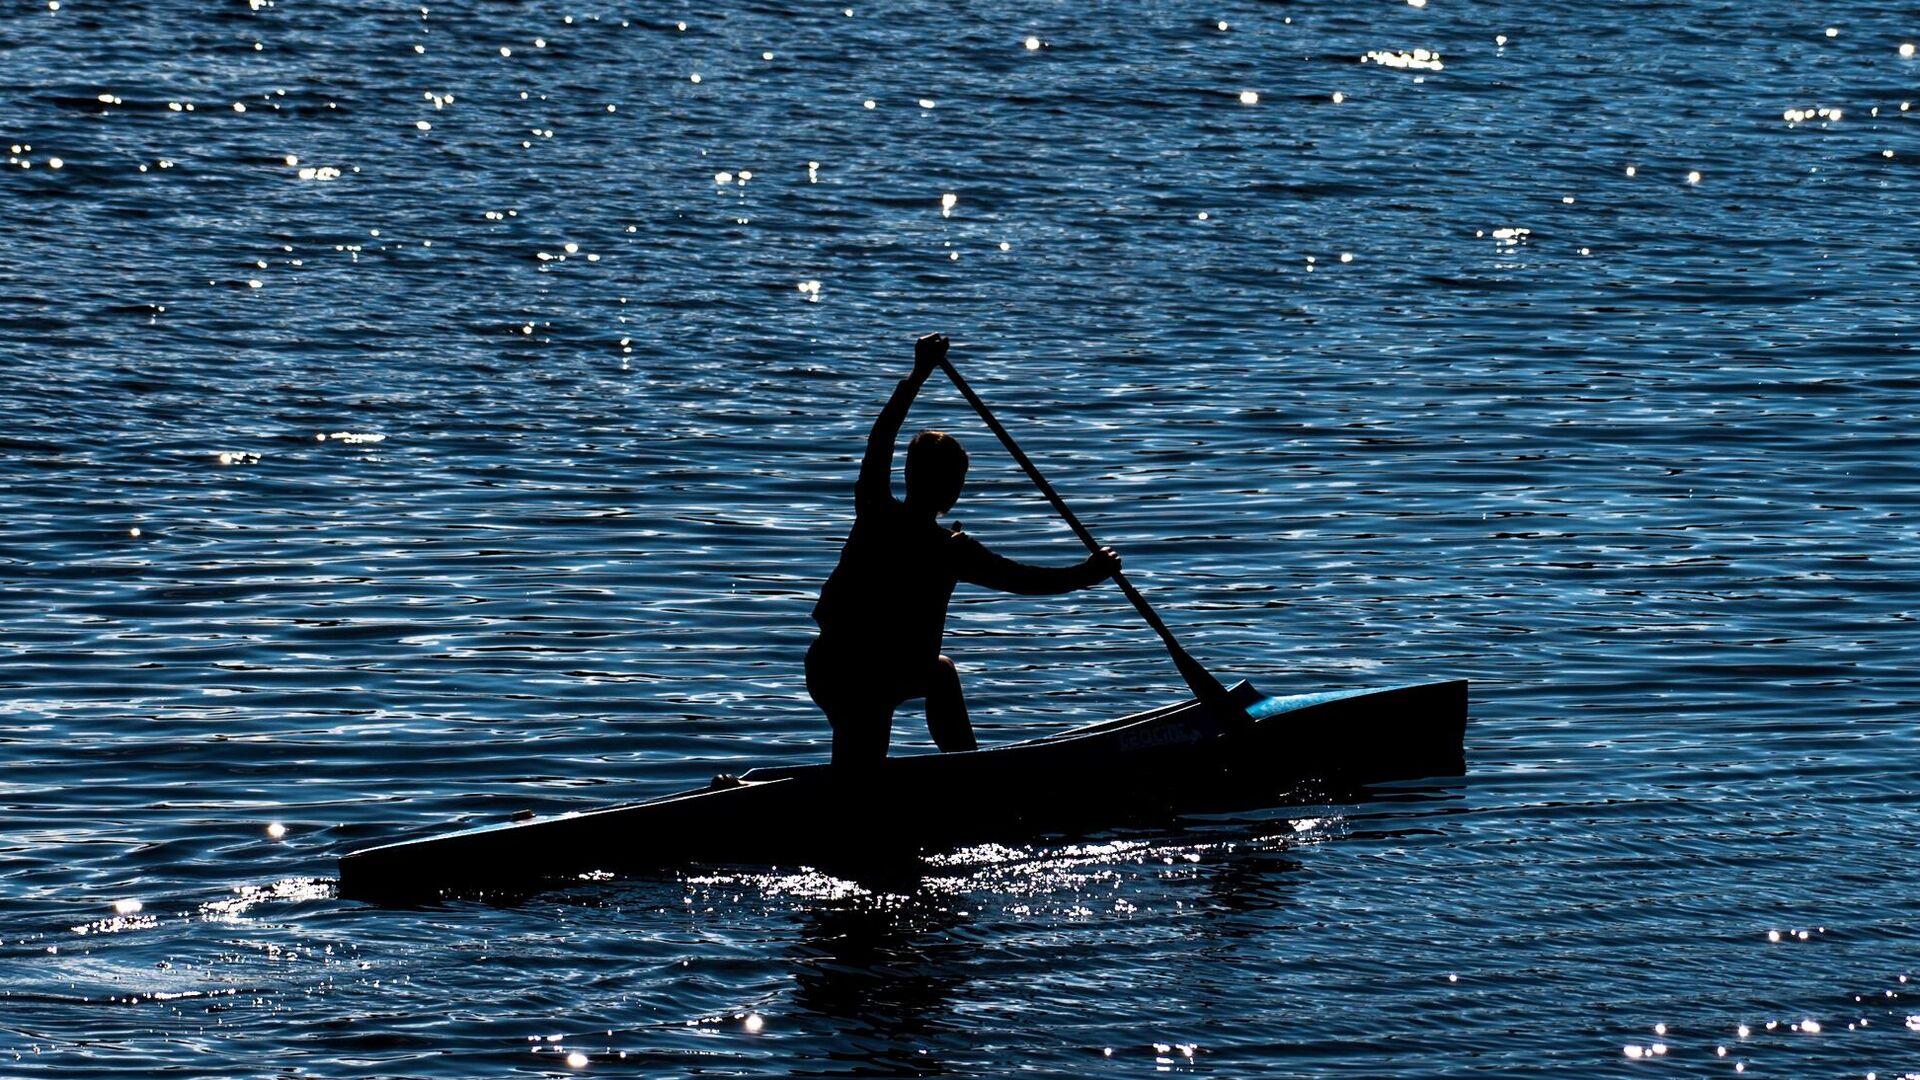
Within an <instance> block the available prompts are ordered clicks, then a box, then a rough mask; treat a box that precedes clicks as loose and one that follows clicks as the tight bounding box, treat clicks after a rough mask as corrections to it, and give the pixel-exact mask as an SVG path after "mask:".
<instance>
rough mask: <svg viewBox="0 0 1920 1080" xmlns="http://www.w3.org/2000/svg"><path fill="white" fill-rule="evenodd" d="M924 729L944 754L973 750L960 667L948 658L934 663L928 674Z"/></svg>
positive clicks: (975, 746)
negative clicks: (925, 726) (925, 727)
mask: <svg viewBox="0 0 1920 1080" xmlns="http://www.w3.org/2000/svg"><path fill="white" fill-rule="evenodd" d="M927 731H928V732H930V733H931V734H932V735H933V744H934V745H935V746H938V747H939V748H940V749H941V750H942V751H945V752H946V753H949V754H951V753H953V752H954V751H956V750H976V749H979V744H978V743H976V742H975V741H974V738H973V723H972V721H970V720H968V719H967V698H966V695H965V694H963V693H961V691H960V670H959V669H958V668H956V667H955V666H954V664H953V661H952V660H950V659H948V658H947V657H944V656H942V657H940V658H939V659H938V660H935V661H934V662H933V668H932V670H931V671H930V672H929V673H928V675H927Z"/></svg>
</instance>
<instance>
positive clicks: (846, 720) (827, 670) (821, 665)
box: [807, 640, 893, 769]
mask: <svg viewBox="0 0 1920 1080" xmlns="http://www.w3.org/2000/svg"><path fill="white" fill-rule="evenodd" d="M862 675H863V673H861V672H858V671H854V670H850V669H849V667H848V666H847V665H846V664H845V663H844V662H843V661H842V658H841V657H839V656H837V655H836V654H835V652H834V650H832V649H828V648H822V647H821V645H820V642H819V641H817V640H816V641H815V642H814V643H813V646H812V647H811V648H809V649H808V650H807V693H808V695H810V696H811V697H812V698H813V703H814V704H815V705H818V706H820V711H821V712H823V713H826V714H827V723H828V724H829V725H830V726H831V727H832V728H833V764H834V765H835V766H836V767H838V768H845V769H877V768H879V767H880V763H881V762H883V761H885V760H886V758H887V744H888V743H889V742H891V741H892V739H893V702H891V701H888V700H886V698H885V696H884V694H882V693H876V692H874V688H873V687H871V686H866V685H863V680H862Z"/></svg>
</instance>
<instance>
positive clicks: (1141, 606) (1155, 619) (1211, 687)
mask: <svg viewBox="0 0 1920 1080" xmlns="http://www.w3.org/2000/svg"><path fill="white" fill-rule="evenodd" d="M940 367H941V369H942V370H944V371H945V372H946V373H947V378H949V379H952V380H953V385H954V388H955V389H957V390H959V391H960V396H961V397H964V398H966V399H967V403H968V404H969V405H972V406H973V411H975V412H977V413H979V414H980V419H982V420H984V421H986V423H987V427H988V428H991V429H992V431H993V433H994V434H995V435H996V436H998V437H999V439H1000V442H1001V444H1002V445H1004V446H1005V447H1006V448H1007V452H1008V453H1010V454H1012V455H1013V460H1014V461H1016V462H1019V464H1020V468H1021V469H1022V470H1024V471H1025V472H1026V474H1027V476H1028V478H1029V479H1031V480H1032V481H1033V482H1034V485H1035V486H1036V487H1038V488H1039V489H1040V494H1042V495H1045V496H1046V497H1047V501H1048V502H1050V503H1052V504H1053V508H1054V510H1056V511H1058V512H1059V514H1060V517H1061V518H1062V519H1063V520H1064V521H1066V523H1067V527H1068V528H1070V529H1072V530H1073V534H1074V535H1075V536H1078V537H1079V538H1080V542H1081V543H1083V544H1085V545H1087V550H1088V551H1092V552H1095V553H1098V552H1099V551H1100V541H1098V540H1095V539H1094V538H1093V534H1092V533H1091V532H1088V531H1087V527H1086V526H1085V525H1082V524H1081V523H1080V518H1079V517H1078V516H1077V515H1076V514H1074V512H1073V510H1072V508H1070V507H1068V506H1067V504H1066V501H1065V500H1063V499H1061V498H1060V493H1059V492H1057V491H1055V490H1053V485H1052V484H1049V483H1047V478H1046V477H1044V476H1041V475H1040V470H1039V469H1038V468H1036V467H1035V466H1034V464H1033V461H1032V460H1031V459H1029V458H1028V457H1027V455H1026V452H1025V451H1023V450H1021V449H1020V444H1019V443H1017V442H1014V441H1013V436H1012V435H1009V434H1008V433H1007V429H1006V428H1004V427H1002V426H1001V425H1000V421H998V420H996V419H994V416H993V410H991V409H989V408H987V403H986V402H984V401H981V400H980V395H979V394H976V393H974V392H973V387H971V386H968V385H967V380H965V379H963V378H961V377H960V372H959V371H958V370H957V369H956V368H955V367H954V366H953V362H952V361H950V360H948V359H947V358H946V357H944V356H943V357H941V358H940ZM1113 581H1114V584H1116V585H1118V586H1120V591H1121V592H1123V593H1125V594H1126V596H1127V600H1128V601H1130V602H1131V603H1132V604H1133V607H1134V610H1136V611H1138V612H1139V613H1140V617H1141V618H1143V619H1145V620H1147V625H1148V626H1151V627H1153V632H1154V633H1156V634H1158V635H1160V641H1161V643H1162V644H1164V645H1165V646H1166V647H1167V653H1168V655H1170V656H1172V657H1173V666H1174V667H1176V668H1178V669H1179V670H1180V677H1181V678H1182V679H1184V680H1186V684H1187V686H1188V688H1190V689H1191V690H1192V691H1193V696H1194V697H1197V698H1199V699H1200V700H1201V701H1204V702H1206V703H1207V704H1208V705H1212V706H1215V707H1216V708H1218V709H1219V710H1220V712H1221V715H1223V716H1224V717H1226V718H1227V722H1228V723H1230V724H1235V723H1237V722H1240V721H1244V722H1246V723H1248V724H1251V721H1250V720H1248V719H1247V714H1246V711H1245V710H1244V709H1240V708H1238V707H1236V706H1234V705H1232V703H1230V702H1229V701H1228V700H1227V689H1226V687H1224V686H1222V685H1220V680H1219V679H1216V678H1214V677H1213V673H1212V672H1210V671H1208V670H1207V669H1206V668H1205V667H1202V666H1201V664H1200V661H1198V660H1195V659H1194V658H1193V657H1192V656H1191V655H1190V654H1189V653H1188V652H1187V650H1186V649H1184V648H1182V647H1181V646H1180V642H1179V641H1178V640H1177V639H1175V638H1174V636H1173V631H1172V630H1169V629H1167V624H1166V623H1164V622H1162V621H1161V619H1160V615H1159V614H1158V613H1157V612H1155V611H1154V610H1153V605H1151V604H1149V603H1147V598H1146V597H1144V596H1141V595H1140V590H1139V589H1136V588H1134V587H1133V582H1131V581H1128V580H1127V576H1126V575H1125V574H1123V573H1121V572H1120V571H1119V570H1117V569H1116V570H1115V571H1114V572H1113Z"/></svg>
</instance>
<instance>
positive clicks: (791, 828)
mask: <svg viewBox="0 0 1920 1080" xmlns="http://www.w3.org/2000/svg"><path fill="white" fill-rule="evenodd" d="M1231 693H1232V695H1233V697H1234V699H1235V700H1236V702H1238V703H1239V704H1241V705H1242V706H1244V707H1245V708H1246V709H1247V711H1248V713H1249V715H1251V716H1252V717H1253V719H1254V726H1253V728H1252V730H1251V731H1248V732H1245V733H1242V734H1238V735H1233V736H1227V735H1226V733H1225V732H1224V730H1223V729H1222V726H1221V725H1220V723H1219V722H1218V721H1217V720H1216V718H1215V717H1214V716H1213V715H1212V713H1211V712H1210V711H1209V710H1208V709H1207V708H1206V707H1205V706H1203V705H1201V704H1200V703H1199V702H1196V701H1191V700H1189V701H1184V702H1180V703H1177V704H1174V705H1169V706H1166V707H1164V708H1159V709H1153V710H1150V711H1148V712H1143V713H1138V714H1135V715H1133V716H1127V717H1122V718H1121V719H1118V720H1113V721H1109V722H1107V723H1103V724H1095V725H1092V726H1090V727H1085V728H1080V729H1077V730H1074V731H1070V732H1064V733H1062V734H1059V735H1054V736H1050V737H1047V738H1041V739H1034V740H1030V741H1027V742H1020V743H1013V744H1010V745H1007V746H999V747H991V748H988V749H985V750H976V751H971V752H968V753H960V754H926V755H918V756H912V757H901V758H892V759H889V760H888V761H887V762H886V764H885V767H884V768H883V769H881V770H880V771H879V772H878V773H877V774H876V775H873V776H870V777H867V778H864V779H862V780H861V782H859V783H858V784H850V783H847V782H845V780H844V779H843V778H841V777H838V776H837V775H836V774H835V773H834V771H833V770H832V769H831V768H829V767H828V766H826V765H802V766H794V767H789V768H782V769H755V770H753V771H752V772H748V773H746V774H744V775H743V776H741V778H740V781H741V782H740V784H739V785H738V786H734V787H710V788H700V789H696V790H693V791H685V792H681V793H679V794H675V795H666V796H662V797H660V798H657V799H650V800H648V801H646V802H639V803H630V804H627V805H623V806H615V807H609V808H607V809H604V810H593V811H587V812H583V813H570V814H557V815H551V816H546V817H533V818H528V819H526V820H522V821H509V822H501V823H498V824H493V825H482V826H478V827H474V828H469V829H464V830H461V831H459V832H451V833H445V834H442V835H438V836H430V837H426V838H423V839H419V840H409V841H404V842H401V843H396V844H387V845H384V846H382V847H375V848H368V849H365V850H362V851H356V852H353V853H351V854H348V855H346V856H345V857H343V858H342V859H341V860H340V892H341V895H343V896H348V897H357V898H362V899H370V900H389V901H391V900H410V899H420V898H427V897H432V896H435V895H440V894H445V893H474V892H482V891H487V890H495V889H497V890H503V891H525V890H527V889H528V888H531V887H534V886H537V885H538V884H539V883H541V882H547V881H555V880H559V879H565V878H570V877H577V876H578V875H580V874H584V873H589V872H593V871H615V872H627V871H635V870H646V869H658V868H661V867H667V866H673V865H677V864H684V863H689V862H702V863H772V864H784V865H788V866H793V865H803V864H804V865H813V866H823V865H834V864H836V863H845V862H848V861H857V860H860V859H862V858H869V857H874V856H882V855H887V854H897V853H900V852H911V851H914V850H919V849H922V848H939V847H947V846H952V845H955V844H961V843H969V842H978V841H983V840H989V839H1018V838H1021V837H1031V836H1037V835H1044V834H1047V833H1060V832H1073V831H1081V830H1086V829H1097V828H1102V827H1110V826H1113V825H1116V824H1122V823H1125V822H1128V821H1138V820H1142V819H1150V818H1153V817H1157V816H1165V815H1169V814H1174V813H1180V812H1199V811H1207V810H1228V809H1236V808H1246V807H1252V806H1264V805H1273V804H1275V803H1276V802H1278V801H1282V800H1285V799H1288V798H1298V797H1311V798H1330V799H1337V798H1341V797H1343V796H1345V795H1348V794H1351V793H1353V792H1356V791H1358V790H1359V789H1361V788H1363V787H1365V786H1366V785H1369V784H1377V783H1384V782H1387V781H1393V780H1413V779H1420V778H1424V777H1435V776H1459V775H1462V774H1463V773H1464V772H1465V766H1466V762H1465V757H1464V753H1463V744H1464V738H1465V729H1466V718H1467V684H1466V683H1465V682H1442V683H1427V684H1422V685H1417V686H1402V687H1394V688H1391V689H1385V690H1346V691H1332V692H1328V693H1322V694H1298V695H1292V696H1287V697H1269V696H1266V695H1264V694H1261V693H1260V692H1258V691H1256V690H1254V689H1253V687H1251V686H1249V685H1248V684H1246V683H1241V684H1239V685H1238V686H1235V687H1234V688H1233V690H1232V691H1231Z"/></svg>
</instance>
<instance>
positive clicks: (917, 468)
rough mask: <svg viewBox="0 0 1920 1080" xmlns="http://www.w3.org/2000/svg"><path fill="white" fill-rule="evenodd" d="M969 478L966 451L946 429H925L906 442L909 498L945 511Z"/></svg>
mask: <svg viewBox="0 0 1920 1080" xmlns="http://www.w3.org/2000/svg"><path fill="white" fill-rule="evenodd" d="M966 480H967V451H966V450H965V448H963V447H962V446H961V445H960V440H959V439H956V438H954V437H953V436H951V435H949V434H947V433H946V432H944V431H923V432H921V433H920V434H918V435H915V436H914V437H913V441H912V442H910V443H908V444H907V501H908V502H910V503H913V504H915V505H916V506H925V507H930V508H932V510H933V512H934V513H935V514H936V515H938V514H944V513H946V512H947V511H949V510H951V509H953V504H954V503H955V502H956V501H958V500H959V498H960V485H962V484H964V483H966Z"/></svg>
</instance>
